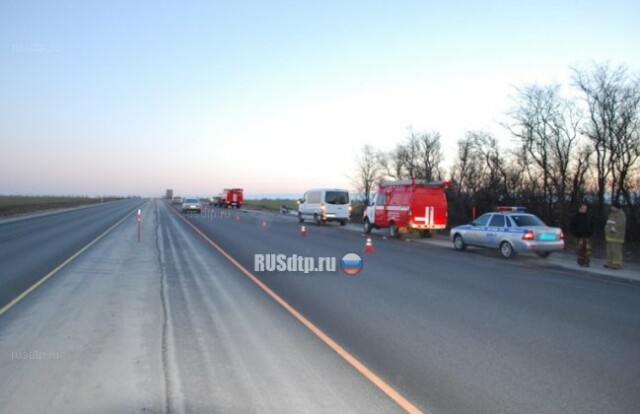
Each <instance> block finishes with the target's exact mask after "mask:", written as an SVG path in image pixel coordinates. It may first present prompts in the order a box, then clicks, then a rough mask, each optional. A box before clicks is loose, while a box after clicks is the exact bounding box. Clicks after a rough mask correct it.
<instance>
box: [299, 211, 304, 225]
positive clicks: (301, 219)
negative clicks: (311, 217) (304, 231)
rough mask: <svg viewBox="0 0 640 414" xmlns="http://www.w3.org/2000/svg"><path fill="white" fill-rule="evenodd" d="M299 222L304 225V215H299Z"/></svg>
mask: <svg viewBox="0 0 640 414" xmlns="http://www.w3.org/2000/svg"><path fill="white" fill-rule="evenodd" d="M298 221H299V222H300V223H304V219H303V218H302V213H298Z"/></svg>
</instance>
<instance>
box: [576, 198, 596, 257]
mask: <svg viewBox="0 0 640 414" xmlns="http://www.w3.org/2000/svg"><path fill="white" fill-rule="evenodd" d="M593 231H594V224H593V216H591V214H589V212H588V211H587V205H586V204H585V203H582V204H580V206H579V207H578V212H577V213H576V214H574V215H573V217H571V233H572V234H573V237H574V238H575V241H576V251H577V253H578V264H579V265H580V266H583V267H589V266H590V262H591V237H592V236H593Z"/></svg>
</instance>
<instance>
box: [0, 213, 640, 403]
mask: <svg viewBox="0 0 640 414" xmlns="http://www.w3.org/2000/svg"><path fill="white" fill-rule="evenodd" d="M171 208H172V207H171V206H169V205H168V204H165V203H164V202H160V201H158V202H150V203H147V204H145V205H144V207H143V217H144V219H143V227H142V228H143V234H142V236H143V237H142V243H140V244H138V243H137V242H136V241H135V237H132V236H133V234H135V233H134V231H135V230H134V228H135V218H133V217H130V218H129V219H127V220H125V222H124V223H122V224H121V225H120V226H118V227H117V228H116V229H114V230H113V231H112V232H111V233H109V234H108V235H107V236H105V237H104V238H103V239H101V240H100V241H99V242H97V243H96V244H95V245H94V246H92V247H91V248H90V249H88V250H87V251H86V252H85V253H83V254H82V255H80V256H79V257H78V258H77V259H76V260H74V261H73V262H71V263H70V264H69V265H68V266H66V267H65V268H63V269H62V270H60V272H58V273H57V274H56V275H54V276H53V277H52V278H51V279H49V280H48V281H47V282H46V283H44V284H43V285H42V286H40V287H39V288H38V289H36V290H35V291H34V292H33V293H32V294H30V295H28V296H27V297H26V298H25V299H23V300H22V301H20V302H19V303H18V304H16V305H15V306H14V307H12V308H11V309H10V310H9V311H8V312H6V313H5V314H4V315H1V316H0V372H1V373H2V376H1V377H0V412H2V413H4V412H7V413H13V412H21V413H30V412H34V413H35V412H45V411H46V412H65V413H74V412H78V413H81V412H100V413H102V412H109V413H111V412H113V413H122V412H158V413H160V412H168V413H181V412H397V411H401V407H400V406H399V405H397V404H396V403H395V402H393V401H392V400H391V399H390V398H389V397H388V395H387V394H385V393H383V392H382V391H381V389H380V388H379V387H376V386H375V385H374V384H373V383H372V382H371V381H370V379H368V378H366V377H365V376H363V375H361V374H360V373H358V372H357V371H356V370H355V369H354V367H353V365H352V364H349V363H347V362H346V361H345V359H344V358H341V357H340V356H338V354H337V353H336V352H334V350H332V349H330V348H329V347H328V346H327V345H326V343H325V342H323V341H321V340H320V339H319V338H318V336H317V335H315V334H314V333H312V332H311V331H310V330H309V329H307V328H306V327H304V326H303V325H302V324H301V323H300V322H299V321H298V320H296V319H295V318H294V317H293V316H292V314H291V313H290V312H289V311H287V310H286V309H285V308H284V307H282V306H281V305H280V304H278V303H276V301H274V300H273V299H272V298H271V297H269V296H268V295H267V294H266V293H265V292H264V291H263V290H262V289H260V288H259V287H258V286H257V284H256V283H255V282H254V281H252V280H251V279H250V277H248V275H247V274H245V273H243V272H242V271H241V270H239V269H238V266H236V265H234V264H233V263H231V262H230V261H229V260H228V259H227V258H226V257H224V255H223V254H221V253H220V252H219V251H218V250H216V249H215V248H214V247H213V246H212V244H210V243H209V242H207V241H205V240H204V239H203V238H202V237H201V236H200V235H199V234H198V233H197V230H196V229H198V230H199V231H200V232H202V234H204V235H206V237H208V238H209V239H210V240H211V241H212V243H214V244H215V245H217V246H219V247H220V248H221V249H223V250H224V252H226V253H227V254H228V255H230V256H231V257H232V258H233V259H234V260H236V261H237V263H238V265H240V266H243V267H244V268H246V269H247V270H248V271H249V272H250V273H253V274H254V275H255V276H257V280H258V281H261V282H263V283H264V284H265V286H267V287H268V288H270V289H271V290H272V291H273V292H275V294H277V295H279V297H280V298H282V299H283V300H284V301H286V302H287V303H288V304H289V305H290V306H291V307H292V308H294V309H295V310H297V311H298V312H300V314H301V315H302V317H304V318H306V319H307V320H308V321H310V322H311V323H312V324H313V325H314V326H315V327H317V328H318V329H320V330H321V331H322V332H323V333H324V334H326V335H327V336H328V337H329V338H331V339H332V340H333V341H335V342H336V343H337V344H338V345H339V346H341V347H342V349H344V351H345V352H347V353H348V354H349V355H351V356H352V357H353V358H355V359H356V360H357V361H358V362H359V363H362V364H363V366H366V367H368V368H369V369H370V370H371V372H373V373H375V374H377V375H378V376H379V378H380V379H381V380H382V381H384V382H386V384H388V386H389V387H391V388H392V389H393V390H395V391H396V392H397V393H399V395H401V396H403V397H405V398H406V399H407V400H408V401H409V402H410V403H413V404H415V406H417V407H418V409H420V410H422V411H424V412H432V413H560V412H561V413H637V412H638V407H639V406H640V392H639V390H640V358H638V350H639V349H640V289H638V288H637V287H635V286H631V285H622V284H615V283H609V282H606V281H602V280H596V279H593V280H591V279H585V278H582V277H577V275H576V274H574V273H572V271H570V270H560V269H556V268H553V267H549V266H547V265H545V264H544V261H540V264H536V263H532V262H531V261H530V260H518V259H516V260H512V261H505V260H503V259H500V258H498V257H492V256H491V255H486V254H482V253H480V252H479V251H469V252H463V253H461V252H455V251H453V249H451V248H444V247H438V246H427V245H424V244H419V243H415V242H407V241H402V240H400V241H398V240H385V239H382V238H381V237H380V236H379V235H375V236H374V237H373V246H374V252H373V253H371V254H365V253H363V250H364V245H365V238H364V237H363V235H362V234H360V233H358V232H354V231H346V230H345V229H343V228H340V227H339V226H337V225H330V226H326V227H316V226H313V225H311V224H308V225H307V236H306V237H301V236H300V235H299V230H300V226H299V224H298V223H297V222H296V221H295V219H294V218H292V217H286V216H283V215H275V214H267V213H252V212H245V211H236V210H211V211H208V213H207V214H203V215H202V216H200V217H194V216H189V217H188V218H187V221H188V222H189V223H191V224H192V225H193V226H194V227H195V228H193V227H191V226H189V224H188V223H186V222H185V220H184V219H183V218H181V215H180V214H179V213H176V212H175V211H172V210H171ZM349 252H356V253H359V254H360V255H361V256H362V257H363V259H364V268H363V270H362V272H361V273H360V274H358V275H356V276H347V275H346V274H344V273H342V272H341V271H340V270H339V269H337V271H336V272H319V273H307V274H305V273H303V272H286V271H271V272H270V271H257V270H256V269H254V264H255V255H256V254H284V255H288V256H291V255H294V254H295V255H299V256H306V257H313V258H320V257H327V258H335V259H336V260H337V261H339V259H340V258H341V257H342V256H343V255H345V254H346V253H349ZM1 263H2V262H0V264H1ZM249 276H250V275H249Z"/></svg>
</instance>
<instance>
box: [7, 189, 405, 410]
mask: <svg viewBox="0 0 640 414" xmlns="http://www.w3.org/2000/svg"><path fill="white" fill-rule="evenodd" d="M142 216H143V221H142V237H141V240H142V241H141V243H138V242H137V241H136V238H135V234H136V231H135V228H136V227H135V226H136V223H135V218H134V217H130V218H129V219H127V220H125V221H124V222H123V223H122V224H121V225H120V226H118V227H117V228H115V229H114V230H113V231H112V232H110V233H109V234H108V235H107V236H105V237H104V238H103V239H101V240H100V241H99V242H98V243H96V244H95V245H94V246H92V247H91V248H90V249H88V250H87V251H86V252H85V253H83V254H82V255H81V256H79V257H78V258H77V259H76V260H74V261H73V262H71V263H70V264H69V265H67V266H65V267H64V268H63V269H62V270H60V271H59V272H58V273H57V274H55V275H54V276H53V277H52V278H50V279H49V280H48V281H47V282H46V283H44V284H42V285H41V286H40V287H39V288H38V289H36V290H35V291H34V292H33V293H32V294H30V295H28V296H27V297H25V298H24V299H23V300H21V301H20V302H18V303H17V304H16V305H15V306H14V307H12V308H11V309H10V310H9V311H8V312H6V313H5V314H4V315H2V316H0V373H1V375H0V413H43V412H51V413H114V414H116V413H117V414H120V413H214V412H225V413H226V412H232V413H236V412H260V413H263V412H266V413H268V412H272V413H286V412H290V413H301V412H326V413H336V412H349V413H370V412H376V411H379V412H402V410H401V409H400V408H399V407H398V406H397V405H396V404H395V403H394V402H393V401H391V400H390V399H389V398H388V397H387V396H386V395H385V394H384V393H382V392H380V390H379V389H378V388H376V387H375V386H374V385H373V384H372V383H371V382H370V381H368V380H366V379H365V378H364V377H363V376H362V375H360V374H359V373H358V372H357V371H355V370H354V369H353V368H351V366H349V365H348V364H345V362H344V360H343V359H341V358H340V357H339V356H338V355H337V354H336V353H335V352H333V351H332V350H331V349H329V348H328V347H327V346H326V345H324V344H323V343H322V342H321V341H320V340H318V338H317V337H316V336H315V335H314V334H312V333H311V332H310V331H309V330H307V329H306V328H304V327H303V326H302V325H301V324H300V323H298V322H297V321H296V320H295V319H294V318H292V317H291V315H290V314H289V313H287V312H286V311H285V310H284V309H283V308H282V307H281V306H280V305H279V304H277V303H276V302H275V301H273V300H272V299H271V298H269V297H268V296H267V295H266V294H265V293H264V292H263V291H261V290H260V289H258V288H256V285H255V284H254V283H253V282H251V281H250V280H249V279H248V278H247V277H246V276H244V275H243V274H242V273H241V272H240V270H238V269H237V268H236V267H235V266H233V265H232V264H231V263H230V262H229V261H228V260H226V259H225V258H224V257H223V256H222V255H220V254H219V253H216V252H213V251H212V250H211V248H210V246H209V245H208V244H207V243H205V242H204V240H203V239H202V238H199V237H195V236H194V232H193V230H192V229H190V228H189V227H187V226H186V225H185V223H184V222H183V221H182V219H181V218H180V217H178V216H177V215H176V214H174V213H172V212H171V211H170V208H169V207H168V206H167V205H165V204H164V202H149V203H147V204H145V205H144V206H143V208H142ZM132 236H133V237H132Z"/></svg>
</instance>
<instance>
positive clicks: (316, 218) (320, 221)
mask: <svg viewBox="0 0 640 414" xmlns="http://www.w3.org/2000/svg"><path fill="white" fill-rule="evenodd" d="M313 221H314V222H315V223H316V226H320V225H321V224H322V220H320V216H319V215H317V214H314V215H313Z"/></svg>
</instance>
